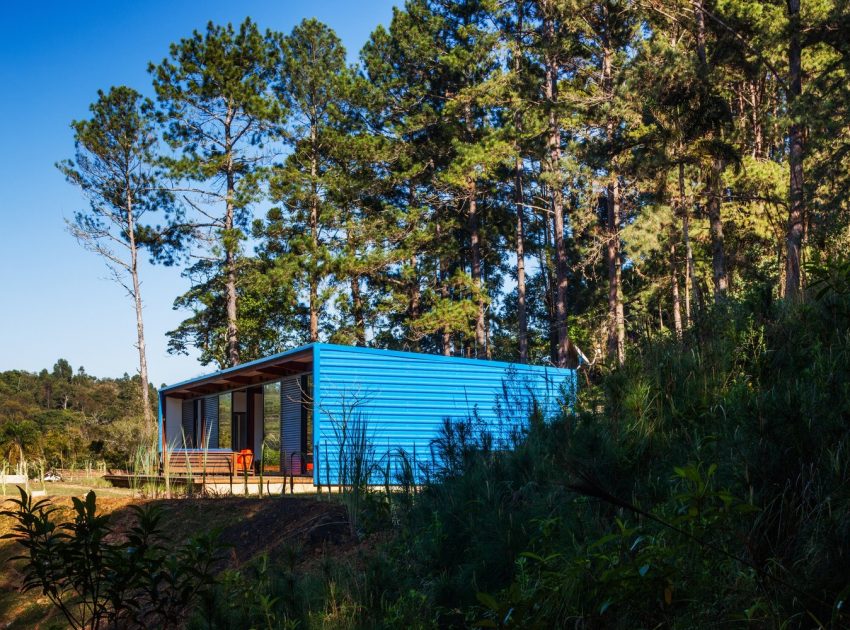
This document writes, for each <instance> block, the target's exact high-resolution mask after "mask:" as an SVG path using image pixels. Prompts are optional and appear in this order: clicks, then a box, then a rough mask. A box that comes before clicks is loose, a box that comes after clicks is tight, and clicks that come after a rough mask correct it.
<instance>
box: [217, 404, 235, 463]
mask: <svg viewBox="0 0 850 630" xmlns="http://www.w3.org/2000/svg"><path fill="white" fill-rule="evenodd" d="M232 436H233V395H232V394H231V393H230V392H227V393H226V394H220V395H219V397H218V446H219V448H230V449H232V448H233V437H232Z"/></svg>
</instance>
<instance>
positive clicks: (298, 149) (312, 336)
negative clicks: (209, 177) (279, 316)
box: [271, 19, 348, 341]
mask: <svg viewBox="0 0 850 630" xmlns="http://www.w3.org/2000/svg"><path fill="white" fill-rule="evenodd" d="M276 45H277V47H278V50H279V53H278V54H279V56H280V59H281V64H280V66H279V74H278V75H277V76H276V77H275V82H274V90H275V94H276V95H277V98H278V99H279V101H280V102H281V104H282V105H283V106H284V107H286V108H287V109H288V110H289V111H290V118H289V120H288V122H287V126H286V140H287V142H288V144H289V145H290V147H291V153H290V154H289V155H288V156H287V157H286V159H285V161H284V163H283V165H282V166H280V167H278V168H276V169H275V172H274V174H273V180H272V185H271V193H272V199H273V201H276V202H280V203H282V205H283V209H284V210H285V212H284V213H283V215H282V216H283V217H285V221H287V222H288V223H289V226H290V228H296V229H294V230H293V229H290V231H289V233H288V238H290V239H291V240H292V245H293V252H295V253H296V254H297V255H298V256H299V258H300V261H301V268H302V271H303V273H302V274H301V276H300V280H301V281H302V282H303V283H304V285H306V288H307V301H308V309H309V340H310V341H318V340H319V331H320V321H319V319H320V315H321V313H322V311H323V310H324V306H325V304H326V303H327V301H328V299H329V294H330V288H329V287H326V286H323V283H324V282H325V281H327V280H328V279H330V278H331V276H332V271H333V270H332V264H331V263H332V246H333V244H332V243H331V239H333V238H335V237H336V231H337V228H338V226H339V219H340V215H339V212H338V211H339V208H337V207H335V206H334V204H332V203H331V202H330V200H329V198H328V185H329V181H328V180H329V178H328V173H327V171H328V169H329V160H330V152H331V150H332V148H333V147H332V143H333V142H334V141H336V140H338V139H339V137H338V136H337V135H336V134H334V133H333V132H332V129H333V127H334V126H335V125H336V124H337V123H339V122H340V119H341V118H342V116H343V115H344V107H343V101H344V98H345V95H346V92H345V83H344V82H345V81H346V80H347V74H348V69H347V68H346V65H345V49H344V48H343V46H342V43H341V42H340V40H339V38H338V37H337V36H336V34H335V33H334V32H333V31H332V30H331V29H330V28H328V27H327V26H326V25H324V24H322V23H321V22H319V21H317V20H315V19H310V20H304V21H302V22H301V23H300V24H298V25H297V26H296V27H295V28H294V29H293V30H292V33H291V34H290V35H288V36H286V37H282V36H278V37H277V38H276ZM296 226H297V227H296Z"/></svg>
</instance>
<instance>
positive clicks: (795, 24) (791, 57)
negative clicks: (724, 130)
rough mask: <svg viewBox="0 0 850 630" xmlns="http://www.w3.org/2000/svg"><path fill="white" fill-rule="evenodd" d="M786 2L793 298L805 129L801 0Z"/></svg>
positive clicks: (789, 290)
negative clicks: (803, 114)
mask: <svg viewBox="0 0 850 630" xmlns="http://www.w3.org/2000/svg"><path fill="white" fill-rule="evenodd" d="M787 5H788V96H787V99H788V111H789V115H790V117H791V124H790V125H789V127H788V144H789V151H788V166H789V171H790V184H789V188H788V201H789V204H788V206H789V207H788V228H787V235H786V237H785V242H786V253H785V296H786V297H787V298H788V299H790V300H796V299H798V297H799V294H800V288H801V287H800V279H801V278H800V256H801V251H802V248H803V220H804V213H805V198H804V193H803V150H804V146H803V145H804V142H805V140H804V133H805V131H804V128H803V125H802V121H801V120H800V116H801V112H800V110H799V108H800V97H801V96H802V93H803V67H802V55H803V47H802V41H801V37H802V29H801V21H800V0H787Z"/></svg>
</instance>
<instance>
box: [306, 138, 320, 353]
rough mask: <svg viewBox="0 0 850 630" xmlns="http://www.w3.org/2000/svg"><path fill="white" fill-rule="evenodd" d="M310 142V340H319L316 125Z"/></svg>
mask: <svg viewBox="0 0 850 630" xmlns="http://www.w3.org/2000/svg"><path fill="white" fill-rule="evenodd" d="M310 142H311V144H312V149H311V152H310V242H311V245H312V249H313V251H312V256H311V258H312V261H311V262H312V264H311V265H310V269H309V273H310V278H309V280H308V283H309V285H310V341H311V342H316V341H318V340H319V273H318V255H319V190H318V182H317V178H318V174H319V173H318V172H319V167H318V157H317V156H316V153H317V151H318V147H317V146H316V144H317V139H316V125H315V123H313V124H311V126H310Z"/></svg>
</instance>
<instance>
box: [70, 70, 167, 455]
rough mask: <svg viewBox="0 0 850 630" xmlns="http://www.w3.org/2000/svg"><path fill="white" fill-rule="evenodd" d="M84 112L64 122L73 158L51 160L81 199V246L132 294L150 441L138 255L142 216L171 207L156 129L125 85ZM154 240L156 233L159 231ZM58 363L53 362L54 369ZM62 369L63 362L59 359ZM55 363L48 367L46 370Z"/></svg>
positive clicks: (144, 235) (145, 230)
mask: <svg viewBox="0 0 850 630" xmlns="http://www.w3.org/2000/svg"><path fill="white" fill-rule="evenodd" d="M89 109H90V111H91V118H89V119H87V120H78V121H74V122H73V123H71V127H72V128H73V130H74V144H75V148H76V151H75V156H74V159H73V160H66V161H64V162H61V163H59V164H57V166H58V168H59V169H60V170H61V171H62V172H63V173H64V174H65V177H66V178H67V179H68V181H69V182H70V183H72V184H74V185H75V186H78V187H79V188H80V189H81V191H82V192H83V194H84V195H85V196H86V197H87V198H88V200H89V204H90V205H89V210H88V211H80V212H77V213H75V215H74V219H73V221H69V222H68V229H69V231H70V232H71V234H73V235H74V237H75V238H76V239H77V241H78V242H79V243H80V244H81V245H82V246H83V247H85V248H86V249H88V250H89V251H92V252H94V253H96V254H97V255H99V256H101V257H102V258H103V259H104V261H105V262H106V264H107V266H108V267H109V270H110V271H111V272H112V277H113V279H114V280H115V281H116V282H117V283H118V284H119V285H121V287H123V288H124V290H125V291H126V292H127V295H128V296H130V298H131V299H132V300H133V307H134V309H135V313H136V348H137V350H138V353H139V376H140V377H141V381H140V383H141V397H142V410H143V414H144V422H145V425H144V426H145V436H146V439H147V440H148V441H149V442H153V441H155V439H156V435H155V425H154V417H153V408H152V407H151V400H150V387H149V379H148V363H147V352H146V346H145V327H144V317H143V310H142V309H143V301H142V293H141V280H140V273H139V263H140V261H139V256H140V254H141V252H142V249H143V247H144V246H145V244H146V240H149V239H151V238H152V237H154V235H155V233H156V230H155V228H153V227H152V226H151V225H150V224H149V215H151V214H152V213H155V212H157V211H160V212H162V213H163V214H166V213H170V214H171V216H172V217H176V216H177V213H175V212H173V210H174V208H173V205H172V201H173V200H172V197H171V195H170V194H168V193H167V192H165V191H163V189H162V183H161V178H160V174H159V173H158V172H157V169H156V167H155V161H156V150H157V129H156V124H155V119H154V116H153V114H152V106H151V103H150V102H149V101H147V100H146V99H143V98H142V96H141V95H140V94H139V93H138V92H136V91H135V90H133V89H132V88H128V87H123V86H122V87H113V88H111V89H110V90H109V92H102V91H100V92H98V99H97V101H96V102H95V103H93V104H92V105H91V106H90V108H89ZM158 237H159V239H160V240H159V246H160V247H161V246H162V244H163V239H164V238H165V235H164V234H159V235H158ZM62 365H63V364H62V363H61V361H60V363H57V366H59V368H62V369H64V368H63V367H62ZM64 366H65V367H66V368H67V370H70V366H69V365H68V364H67V362H65V363H64ZM56 370H57V368H54V372H55V371H56Z"/></svg>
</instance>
